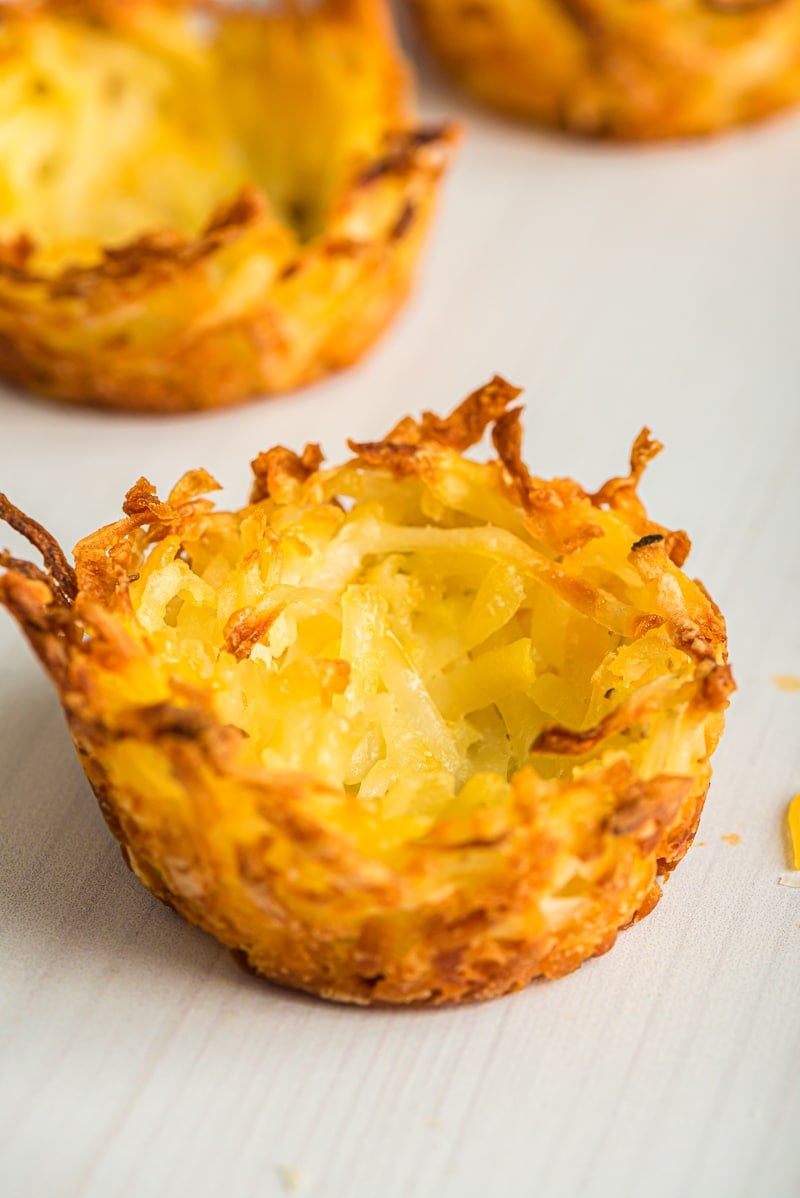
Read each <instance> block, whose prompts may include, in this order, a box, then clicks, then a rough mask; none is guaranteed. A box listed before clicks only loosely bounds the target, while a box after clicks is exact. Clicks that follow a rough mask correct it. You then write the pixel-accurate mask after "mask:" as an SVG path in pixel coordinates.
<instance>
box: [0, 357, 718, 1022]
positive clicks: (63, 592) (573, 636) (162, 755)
mask: <svg viewBox="0 0 800 1198" xmlns="http://www.w3.org/2000/svg"><path fill="white" fill-rule="evenodd" d="M517 395H518V391H517V390H516V389H515V388H513V387H511V386H509V384H507V383H505V382H503V381H502V380H501V379H495V380H494V381H493V382H492V383H490V384H489V385H488V386H485V387H483V388H481V389H480V390H479V391H477V392H475V394H473V395H471V396H470V397H469V398H468V399H467V400H465V401H464V403H463V404H461V406H460V407H458V408H457V409H456V410H455V411H454V412H453V413H452V415H451V416H449V417H448V418H446V419H441V418H439V417H437V416H434V415H432V414H430V413H426V414H425V415H424V416H423V417H422V418H421V419H420V420H414V419H412V418H411V417H408V418H406V419H405V420H403V421H401V422H400V424H398V425H397V427H396V428H395V429H393V430H392V432H390V433H389V435H388V436H387V437H386V439H385V440H383V441H378V442H375V443H370V444H352V445H351V448H352V450H353V454H354V457H353V458H352V459H351V460H350V461H347V462H345V463H344V465H341V466H338V467H334V468H332V469H323V468H322V466H321V455H320V452H319V449H318V447H317V446H314V445H310V446H307V447H306V450H305V452H304V453H303V454H302V455H301V456H297V455H296V454H295V453H293V452H291V451H290V450H288V449H282V448H276V449H272V450H270V451H269V452H267V453H263V454H260V455H259V456H258V457H257V458H256V460H255V462H254V463H253V466H254V471H255V477H256V482H255V488H254V491H253V495H252V501H251V503H250V504H249V505H248V506H246V507H244V508H243V509H242V510H241V511H237V512H226V511H216V510H215V509H214V506H213V504H212V503H211V502H210V501H209V500H207V499H204V498H202V497H201V496H202V495H203V493H204V492H207V491H209V490H213V489H214V486H215V484H214V482H213V479H211V478H210V476H209V475H208V474H206V473H205V472H204V471H202V470H195V471H191V472H190V473H189V474H187V475H185V476H184V477H183V478H182V479H181V481H180V482H179V483H178V484H177V486H176V487H175V488H174V489H173V491H172V493H171V494H170V495H169V497H168V498H167V500H166V501H162V500H160V499H159V498H158V497H157V495H156V494H155V492H154V490H153V488H152V486H151V485H150V484H149V483H148V482H147V481H146V480H145V479H140V480H139V482H138V483H137V484H136V485H135V486H134V487H133V488H132V490H131V491H129V492H128V495H127V497H126V500H125V505H124V512H125V516H124V518H123V519H122V520H120V521H118V522H117V523H116V524H111V525H109V526H108V527H106V528H103V529H101V530H100V531H99V532H97V533H94V534H92V535H91V536H88V537H86V538H85V539H84V540H83V541H81V542H80V544H79V545H78V546H77V548H76V550H75V566H74V567H73V566H71V565H70V564H68V562H67V560H66V558H65V557H64V555H63V553H62V552H61V550H60V549H59V547H58V546H57V544H56V543H55V542H54V541H53V540H52V538H51V537H50V536H49V535H48V534H47V533H46V532H45V531H44V530H43V529H42V528H41V527H40V526H39V525H37V524H35V523H34V522H33V521H32V520H30V519H28V518H27V517H25V516H23V515H22V514H21V513H20V512H18V511H17V510H16V509H15V508H14V507H13V506H12V505H11V504H10V503H9V502H8V501H7V500H5V499H3V500H2V501H0V512H2V515H3V516H4V517H5V519H6V520H7V521H8V522H9V523H10V524H12V525H13V526H14V527H15V528H17V529H18V530H19V531H20V532H22V533H23V534H24V535H25V536H27V537H28V539H29V540H30V541H31V542H32V543H33V544H34V545H35V546H36V547H37V549H39V550H40V552H41V553H42V555H43V557H44V562H45V568H44V570H42V569H40V568H38V567H36V566H34V565H32V564H30V563H27V562H22V561H19V560H15V559H13V558H12V557H11V556H10V555H8V554H6V555H5V556H4V557H3V558H2V559H0V562H1V563H2V565H4V566H5V573H4V574H3V575H2V576H1V577H0V600H2V602H3V603H4V604H5V605H6V606H7V607H8V609H9V610H10V612H11V613H12V614H13V615H14V616H15V617H16V619H17V620H18V622H19V624H20V626H21V628H22V629H23V631H24V632H25V634H26V635H27V637H28V639H29V640H30V642H31V644H32V645H33V647H34V649H35V650H36V652H37V654H38V655H39V657H40V659H41V661H42V663H43V665H44V666H45V668H46V670H47V671H48V673H49V674H50V676H51V678H52V679H53V682H54V683H55V685H56V686H57V688H58V691H59V694H60V696H61V701H62V703H63V706H64V709H65V712H66V715H67V719H68V721H69V725H70V729H71V732H72V735H73V738H74V740H75V744H76V746H77V749H78V753H79V755H80V758H81V761H82V763H83V765H84V767H85V769H86V772H87V774H88V776H89V779H90V781H91V783H92V786H93V787H94V789H95V792H96V794H97V797H98V799H99V801H100V806H101V808H102V811H103V814H104V815H105V817H106V819H107V821H108V823H109V825H110V827H111V830H112V831H113V833H114V834H115V836H117V838H118V839H119V841H120V843H121V844H122V846H123V851H124V853H125V857H126V860H127V861H128V862H129V863H130V865H131V867H132V869H133V870H134V871H135V872H136V874H137V875H138V876H139V877H140V878H141V880H142V881H143V882H144V883H145V885H146V886H148V887H149V888H150V889H151V890H152V891H153V893H154V894H156V895H158V896H159V897H160V898H162V899H164V900H165V901H167V902H168V903H170V904H171V905H172V906H173V907H174V908H175V909H176V910H177V911H180V912H181V913H182V914H183V915H185V916H186V917H187V919H189V920H191V921H192V922H194V923H197V924H199V925H200V926H201V927H203V928H206V929H207V930H208V931H210V932H212V933H213V934H214V935H215V936H217V937H218V938H219V939H220V940H221V941H222V942H223V943H225V944H227V945H229V946H230V947H231V948H232V949H234V950H236V951H237V952H238V953H239V954H241V955H242V956H243V957H244V958H245V959H246V960H247V961H248V962H249V963H250V964H251V965H252V967H253V968H254V969H256V970H258V971H259V972H261V973H263V974H265V975H266V976H267V977H269V978H272V979H274V980H276V981H279V982H283V983H286V984H288V985H291V986H296V987H299V988H301V989H304V990H309V991H313V992H314V993H316V994H320V995H323V996H325V997H326V998H333V999H339V1000H343V1001H350V1002H358V1003H443V1002H458V1001H463V1000H468V999H478V998H492V997H495V996H497V995H500V994H504V993H506V992H507V991H509V990H515V989H518V988H520V987H522V986H524V985H525V984H526V983H527V982H529V981H530V980H531V978H535V977H537V976H539V975H545V976H547V977H558V976H559V975H561V974H565V973H568V972H569V971H570V970H573V969H575V968H576V967H577V966H578V965H580V964H581V962H582V961H584V960H585V959H586V958H587V957H592V956H597V955H599V954H601V953H604V952H606V950H607V949H609V948H610V947H611V946H612V944H613V943H614V940H615V939H616V936H617V932H618V931H619V930H620V929H621V928H624V927H626V926H627V925H628V924H630V923H631V922H632V921H633V920H636V919H638V918H640V917H641V916H642V915H644V914H646V913H647V912H648V911H650V909H651V908H652V907H653V906H654V904H655V903H656V901H657V899H658V897H659V894H660V891H659V886H658V883H657V875H658V874H659V872H663V871H666V870H670V869H672V868H673V866H674V865H676V864H677V862H678V861H679V860H680V859H681V857H682V856H683V854H684V853H685V852H686V849H687V847H688V845H689V844H690V842H691V840H692V837H693V836H694V834H695V830H696V828H697V823H698V820H699V817H700V812H701V808H702V806H703V800H704V798H705V794H706V790H707V787H708V784H709V779H710V776H711V769H710V765H709V758H710V756H711V754H712V752H713V750H714V748H715V746H716V744H717V741H718V739H719V737H720V735H721V732H722V727H723V712H724V709H725V707H726V706H727V703H728V696H729V694H730V692H731V690H732V689H733V681H732V677H731V673H730V669H729V667H728V665H727V664H726V637H725V626H724V622H723V619H722V617H721V615H720V613H719V611H718V609H717V608H716V606H715V605H714V603H713V602H712V601H711V599H710V598H709V597H708V595H707V593H706V591H705V589H704V588H703V587H702V585H701V584H700V583H696V582H693V581H691V579H689V578H688V577H687V576H686V574H684V573H683V572H682V570H681V566H682V564H683V561H684V559H685V557H686V554H687V552H688V549H689V542H688V539H687V537H686V535H685V533H673V532H669V531H668V530H667V529H665V528H663V527H661V526H660V525H658V524H654V523H653V522H652V521H651V520H650V519H649V518H648V517H647V515H646V513H645V510H644V508H643V506H642V504H641V502H640V500H639V498H638V495H637V486H638V483H639V479H640V476H641V474H642V471H643V469H644V467H645V465H646V463H647V461H648V460H649V459H650V458H651V457H652V456H653V455H654V454H655V453H656V452H657V451H658V450H659V449H660V446H659V445H658V444H657V443H656V442H654V441H652V440H651V439H650V437H649V435H648V433H647V431H646V430H645V431H644V432H643V433H642V434H641V435H640V436H639V437H638V438H637V440H636V443H635V445H634V449H633V454H632V458H631V470H630V473H629V474H628V475H626V476H624V477H622V478H615V479H612V480H611V481H610V482H608V483H606V484H605V486H603V487H602V488H601V489H600V490H599V491H598V492H596V493H595V494H589V493H587V492H586V491H584V490H583V489H582V488H581V487H580V486H579V485H578V484H577V483H575V482H572V481H571V480H569V479H554V480H552V481H550V482H545V481H542V480H541V479H538V478H535V477H533V476H532V475H530V474H529V472H528V470H527V469H526V467H525V466H524V464H523V462H522V460H521V457H520V424H519V409H517V408H513V407H510V406H509V405H510V404H511V403H512V402H513V400H514V399H515V398H516V396H517ZM487 427H490V428H491V431H492V440H493V442H494V446H495V449H496V452H497V456H496V457H495V458H493V459H491V460H489V461H486V462H481V463H479V462H475V461H471V460H469V459H468V458H467V457H465V456H464V451H465V450H467V449H468V448H469V447H470V446H471V445H473V444H474V443H476V442H478V441H479V440H480V439H481V437H482V436H483V434H484V431H485V429H486V428H487Z"/></svg>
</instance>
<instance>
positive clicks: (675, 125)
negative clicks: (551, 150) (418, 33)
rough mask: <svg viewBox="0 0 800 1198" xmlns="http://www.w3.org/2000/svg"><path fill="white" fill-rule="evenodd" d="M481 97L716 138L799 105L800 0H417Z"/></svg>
mask: <svg viewBox="0 0 800 1198" xmlns="http://www.w3.org/2000/svg"><path fill="white" fill-rule="evenodd" d="M413 3H414V7H415V9H416V11H417V14H418V16H419V20H420V23H421V25H422V28H423V30H424V32H425V35H426V38H427V40H428V41H429V42H430V44H431V45H432V47H433V48H434V50H435V52H436V53H437V55H438V56H439V57H440V59H441V60H442V62H443V63H444V64H445V66H446V67H447V68H448V70H449V71H450V72H451V74H452V75H453V76H454V77H455V78H456V79H457V80H458V81H459V82H460V83H461V84H462V85H463V86H464V87H466V88H467V89H468V90H469V91H471V92H473V93H474V94H475V95H476V96H477V97H478V98H479V99H481V100H483V101H485V102H486V103H487V104H490V105H492V106H493V107H495V108H499V109H501V110H503V111H505V112H508V113H511V114H513V115H515V116H519V117H523V118H525V119H529V120H534V121H538V122H542V123H544V124H546V125H553V126H556V127H558V128H562V129H567V130H570V131H572V132H575V133H579V134H589V135H593V136H601V137H610V138H620V139H630V140H646V139H657V138H668V137H687V136H695V135H698V134H707V133H713V132H715V131H716V130H720V129H724V128H727V127H729V126H732V125H738V124H742V123H744V122H747V121H753V120H757V119H759V118H761V117H764V116H766V115H768V114H769V113H772V112H775V111H777V110H778V109H781V108H785V107H787V106H789V105H792V104H796V103H798V101H800V0H677V2H667V0H636V3H632V0H525V2H524V3H518V2H517V0H413Z"/></svg>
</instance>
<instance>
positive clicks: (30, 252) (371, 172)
mask: <svg viewBox="0 0 800 1198" xmlns="http://www.w3.org/2000/svg"><path fill="white" fill-rule="evenodd" d="M0 61H2V64H3V65H2V81H0V374H3V375H5V376H6V377H7V378H9V379H11V380H13V381H14V382H16V383H19V384H21V385H23V386H25V387H28V388H30V389H32V390H34V391H38V392H40V393H43V394H45V395H48V396H51V397H53V398H56V399H60V400H67V401H76V402H80V403H88V404H96V405H100V406H106V407H114V408H131V409H142V410H148V411H154V412H166V411H178V410H187V409H194V408H209V407H218V406H221V405H225V404H230V403H234V402H236V401H238V400H241V399H244V398H246V397H248V396H251V395H255V394H260V393H262V394H264V393H269V392H274V391H283V390H286V389H290V388H293V387H297V386H299V385H301V384H304V383H308V382H310V381H311V380H313V379H315V378H317V377H319V376H321V375H324V374H326V373H327V372H329V371H332V370H335V369H338V368H340V367H343V366H346V365H348V364H350V363H352V362H353V361H355V359H357V358H358V357H359V356H360V355H361V354H362V352H363V351H364V350H366V349H367V347H368V346H369V345H370V344H371V343H372V342H373V341H374V340H375V338H376V337H377V336H378V335H379V333H380V332H381V331H382V329H383V328H384V327H385V325H386V324H387V323H388V322H389V321H390V320H391V318H392V316H393V315H394V313H395V312H396V310H397V308H398V307H399V306H400V304H401V303H402V302H403V300H404V299H405V297H406V295H407V293H408V290H409V286H410V284H411V282H412V279H413V275H414V270H415V266H416V263H417V258H418V256H419V254H420V252H421V249H422V243H423V240H424V237H425V233H426V230H427V226H428V224H429V221H430V218H431V214H432V207H433V205H434V201H435V198H436V193H437V190H438V185H439V179H440V176H441V173H442V171H443V168H444V166H445V164H446V160H447V157H448V152H449V148H450V146H451V143H452V141H453V140H454V131H453V130H452V129H450V128H439V129H433V128H430V129H425V128H415V127H413V126H412V125H411V124H410V119H409V114H408V107H407V97H406V92H407V87H406V75H405V70H404V67H403V64H402V62H401V60H400V58H399V56H398V51H397V49H396V46H395V43H394V39H393V34H392V30H391V27H390V24H389V21H388V17H387V15H386V13H385V11H384V8H383V3H382V0H322V2H321V3H320V4H318V5H317V6H316V7H314V8H310V9H305V8H304V9H300V8H299V7H297V6H296V5H295V4H293V3H292V0H280V2H279V4H278V6H277V8H276V7H274V6H273V7H271V8H268V9H266V10H264V9H253V8H250V9H247V8H244V7H240V8H238V9H232V8H227V7H225V6H223V5H222V4H219V5H215V4H209V3H203V2H202V0H198V2H197V3H193V2H191V0H172V2H169V0H140V2H136V3H129V2H127V0H89V2H86V3H80V4H78V3H74V4H73V3H56V0H52V2H50V3H40V4H33V3H29V4H26V3H14V4H5V5H4V6H3V8H2V10H0Z"/></svg>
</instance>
